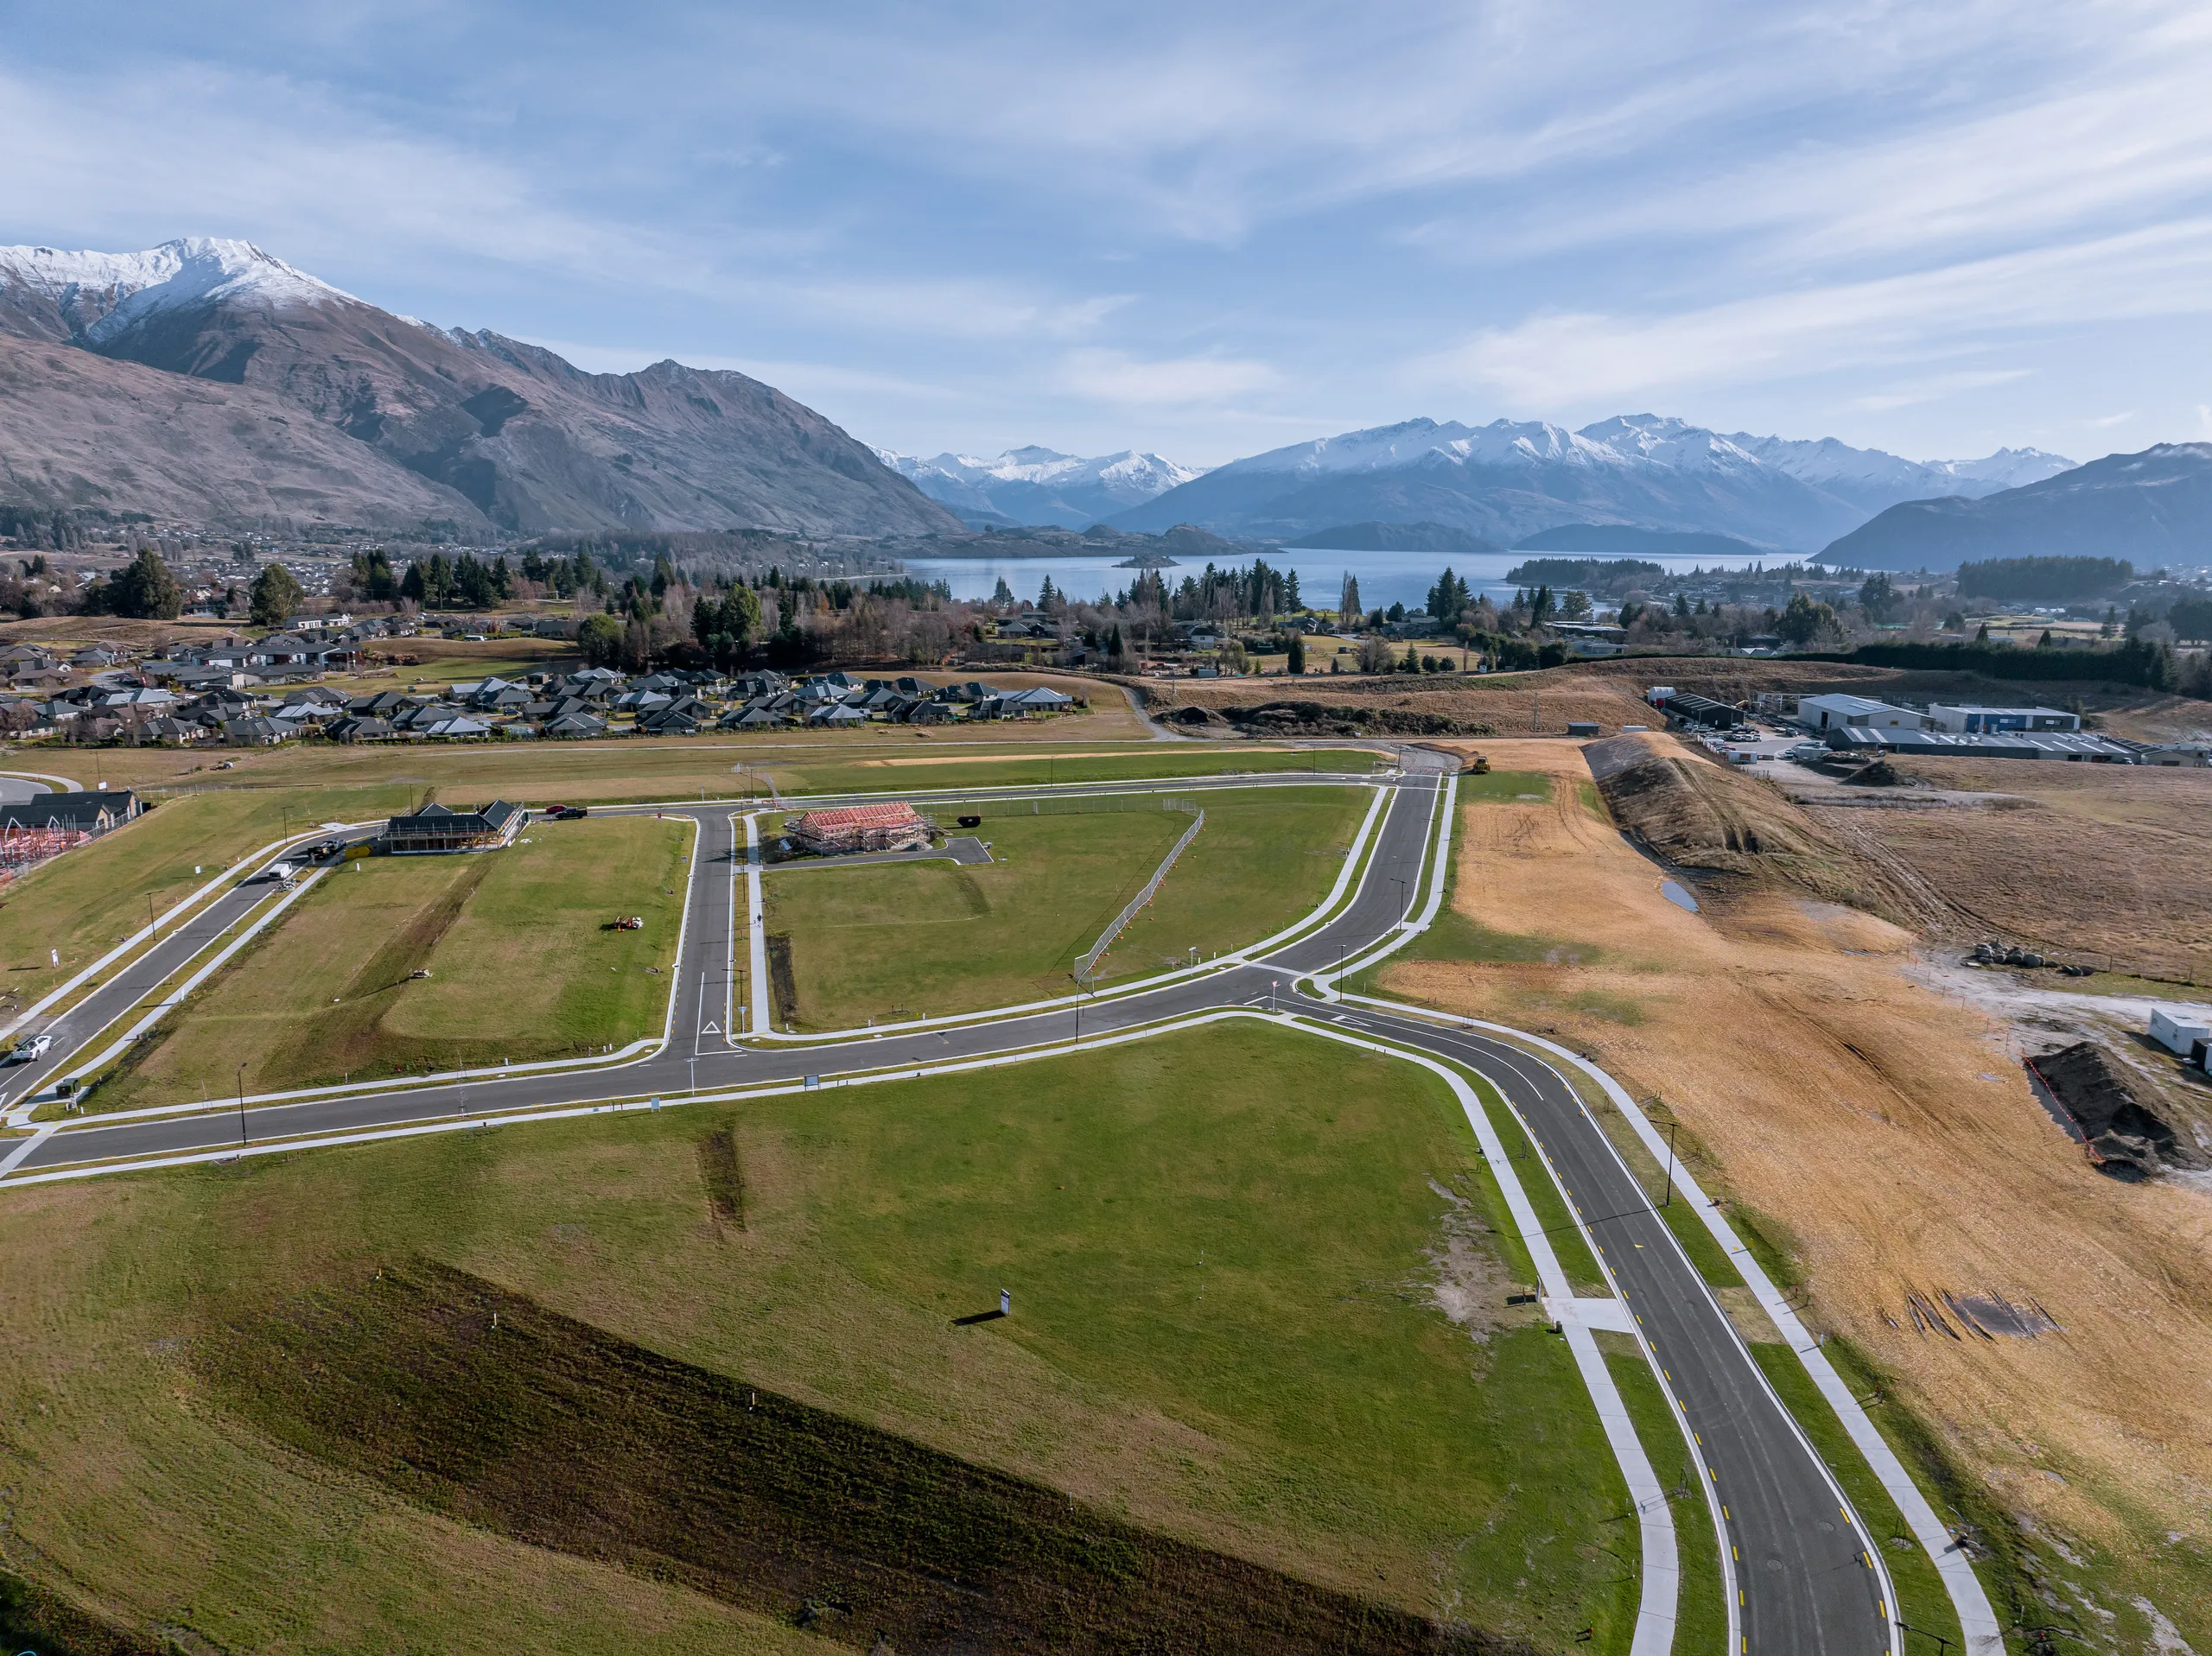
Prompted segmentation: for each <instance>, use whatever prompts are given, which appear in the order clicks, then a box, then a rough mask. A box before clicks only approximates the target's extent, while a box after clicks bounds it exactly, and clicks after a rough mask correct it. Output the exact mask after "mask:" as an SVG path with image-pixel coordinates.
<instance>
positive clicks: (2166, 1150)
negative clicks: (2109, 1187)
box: [2028, 1041, 2208, 1181]
mask: <svg viewBox="0 0 2212 1656" xmlns="http://www.w3.org/2000/svg"><path fill="white" fill-rule="evenodd" d="M2028 1068H2029V1069H2030V1070H2031V1072H2033V1074H2034V1075H2036V1077H2037V1079H2038V1080H2040V1081H2041V1082H2043V1084H2044V1087H2046V1088H2049V1089H2050V1094H2051V1096H2052V1097H2054V1098H2056V1100H2057V1101H2058V1102H2059V1105H2060V1107H2062V1108H2063V1109H2064V1110H2065V1112H2066V1113H2067V1114H2069V1115H2070V1116H2072V1117H2073V1118H2074V1122H2075V1126H2078V1127H2079V1128H2080V1129H2081V1131H2082V1138H2083V1139H2084V1140H2085V1141H2086V1142H2087V1143H2088V1146H2089V1149H2090V1151H2091V1152H2093V1153H2094V1155H2095V1157H2096V1158H2097V1165H2098V1166H2099V1167H2101V1168H2102V1169H2103V1170H2104V1171H2106V1172H2107V1173H2109V1174H2111V1175H2112V1176H2113V1177H2114V1178H2118V1179H2126V1180H2130V1181H2133V1180H2136V1179H2144V1178H2148V1177H2151V1176H2152V1175H2153V1174H2156V1173H2161V1172H2164V1171H2166V1170H2167V1169H2169V1168H2183V1169H2190V1170H2194V1169H2200V1168H2202V1167H2204V1166H2206V1165H2208V1160H2207V1158H2206V1157H2205V1156H2204V1154H2203V1153H2202V1152H2201V1151H2199V1150H2198V1149H2197V1148H2196V1146H2195V1145H2191V1144H2188V1143H2185V1142H2184V1141H2183V1140H2182V1139H2179V1138H2177V1136H2176V1135H2175V1133H2174V1130H2173V1128H2172V1127H2171V1126H2169V1125H2167V1123H2166V1122H2165V1121H2164V1120H2163V1119H2162V1118H2160V1117H2159V1116H2158V1114H2155V1113H2154V1112H2152V1110H2151V1109H2150V1108H2149V1107H2147V1106H2145V1104H2144V1102H2143V1101H2142V1100H2141V1099H2139V1098H2138V1097H2137V1096H2136V1095H2135V1089H2134V1088H2132V1087H2130V1086H2129V1085H2128V1082H2127V1077H2126V1074H2125V1073H2124V1072H2123V1071H2122V1070H2121V1069H2120V1065H2119V1064H2118V1063H2114V1062H2113V1057H2112V1055H2111V1054H2110V1053H2108V1052H2107V1051H2106V1050H2104V1049H2103V1048H2102V1047H2101V1046H2099V1045H2098V1044H2096V1043H2095V1042H2094V1041H2076V1042H2075V1044H2073V1045H2072V1046H2063V1047H2059V1048H2057V1049H2056V1050H2053V1051H2050V1052H2045V1053H2044V1054H2042V1055H2041V1056H2037V1057H2034V1058H2031V1059H2029V1060H2028Z"/></svg>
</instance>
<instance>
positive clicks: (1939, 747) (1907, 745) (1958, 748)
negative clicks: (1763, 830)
mask: <svg viewBox="0 0 2212 1656" xmlns="http://www.w3.org/2000/svg"><path fill="white" fill-rule="evenodd" d="M1821 739H1822V740H1823V741H1825V742H1826V743H1827V745H1828V746H1830V747H1832V748H1834V749H1836V750H1838V751H1839V752H1867V753H1875V752H1888V753H1903V754H1905V755H1908V756H1910V757H1916V758H1953V759H2072V760H2075V761H2076V762H2081V761H2087V762H2088V763H2090V764H2093V765H2139V764H2140V763H2142V760H2141V758H2139V755H2138V754H2137V752H2136V750H2135V749H2134V748H2133V747H2132V746H2129V745H2128V744H2126V743H2125V742H2116V741H2113V739H2111V738H2109V737H2106V736H2099V735H2096V734H2094V733H2091V732H2088V731H2082V730H2015V731H2000V732H1999V733H1996V734H1994V735H1973V736H1968V735H1966V734H1964V733H1961V732H1958V731H1950V730H1876V729H1874V728H1872V726H1866V725H1837V726H1831V727H1830V728H1829V729H1828V731H1827V733H1826V734H1825V735H1823V736H1822V738H1821Z"/></svg>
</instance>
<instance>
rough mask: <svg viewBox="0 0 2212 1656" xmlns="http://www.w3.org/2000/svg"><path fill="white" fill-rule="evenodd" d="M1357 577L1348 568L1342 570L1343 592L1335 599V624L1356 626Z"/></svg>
mask: <svg viewBox="0 0 2212 1656" xmlns="http://www.w3.org/2000/svg"><path fill="white" fill-rule="evenodd" d="M1360 613H1361V612H1360V607H1359V577H1358V576H1357V575H1356V574H1352V572H1351V570H1349V569H1347V570H1345V571H1344V593H1343V595H1342V596H1341V597H1339V598H1338V600H1337V625H1338V626H1356V625H1358V623H1359V618H1360Z"/></svg>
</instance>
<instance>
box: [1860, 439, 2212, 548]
mask: <svg viewBox="0 0 2212 1656" xmlns="http://www.w3.org/2000/svg"><path fill="white" fill-rule="evenodd" d="M1820 556H1821V562H1823V563H1828V564H1834V565H1838V566H1841V567H1847V568H1859V569H1938V570H1948V569H1955V568H1957V567H1958V566H1959V565H1960V564H1961V562H1974V561H1977V560H1980V559H1983V558H1992V557H2005V558H2024V557H2103V558H2126V559H2129V560H2131V561H2132V562H2133V563H2134V564H2135V566H2136V568H2139V569H2145V570H2147V569H2150V568H2155V567H2156V566H2158V565H2159V564H2161V563H2164V564H2177V565H2183V566H2197V565H2203V564H2208V563H2212V443H2160V444H2158V446H2157V447H2152V448H2146V449H2145V450H2144V451H2143V452H2142V453H2141V454H2107V456H2106V457H2105V458H2104V459H2102V460H2092V461H2090V462H2089V463H2088V465H2087V466H2076V467H2075V468H2074V469H2073V470H2071V471H2068V472H2063V473H2059V474H2058V475H2057V476H2056V477H2050V478H2044V479H2038V480H2037V481H2036V482H2033V483H2030V484H2027V485H2024V486H2023V487H2020V488H2017V489H2007V490H2005V491H2004V492H2001V493H1998V494H1992V495H1988V496H1986V497H1985V498H1981V499H1979V500H1967V499H1942V500H1913V501H1908V502H1905V503H1904V504H1898V505H1894V506H1891V507H1890V508H1888V509H1887V510H1886V511H1883V512H1881V513H1879V514H1878V516H1876V517H1874V518H1873V519H1872V521H1871V522H1869V523H1864V524H1862V525H1860V526H1859V528H1858V529H1855V530H1853V531H1852V532H1851V533H1850V534H1848V535H1845V536H1840V538H1838V539H1837V540H1835V541H1834V542H1832V543H1831V544H1830V545H1829V546H1828V547H1827V549H1826V550H1825V551H1823V552H1822V553H1821V555H1820Z"/></svg>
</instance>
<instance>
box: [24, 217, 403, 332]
mask: <svg viewBox="0 0 2212 1656" xmlns="http://www.w3.org/2000/svg"><path fill="white" fill-rule="evenodd" d="M360 302H361V301H359V300H357V299H355V298H354V297H353V295H351V294H349V293H345V292H342V291H341V290H340V289H336V288H334V287H332V286H331V285H330V284H329V283H328V282H321V281H318V280H317V279H316V278H315V277H314V276H309V275H308V273H307V272H306V271H304V270H295V269H294V268H293V267H292V266H291V265H289V264H287V263H284V261H283V260H282V259H280V258H278V257H277V256H276V255H275V254H273V253H265V252H264V251H262V250H261V249H260V248H258V247H256V246H255V245H254V244H252V243H251V242H241V241H226V240H223V239H221V238H215V237H207V236H190V237H184V238H179V239H178V240H176V241H171V242H163V243H162V244H161V245H160V246H159V247H155V248H149V249H148V250H147V251H144V252H143V253H72V252H65V251H61V250H60V249H59V248H53V247H0V304H4V305H7V306H9V307H10V308H12V309H14V310H15V311H16V312H17V313H18V314H19V315H21V316H22V317H23V318H25V319H29V320H34V321H35V322H36V321H43V322H45V323H46V326H45V327H40V328H38V329H37V331H38V332H40V333H43V334H45V335H47V336H48V337H50V338H54V339H79V340H81V341H83V342H85V343H88V344H91V345H94V346H98V345H100V344H102V343H104V342H105V341H106V340H108V339H113V338H115V337H116V336H117V335H118V334H121V333H124V332H126V331H128V330H129V329H130V328H131V327H135V326H139V325H142V324H143V323H145V322H146V321H148V320H150V319H151V318H153V317H155V316H156V315H158V314H161V313H162V312H164V311H176V310H186V309H190V308H194V307H198V306H203V305H209V304H223V305H259V306H263V307H265V308H272V309H273V308H279V307H282V306H286V305H320V304H326V303H340V304H359V303H360Z"/></svg>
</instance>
